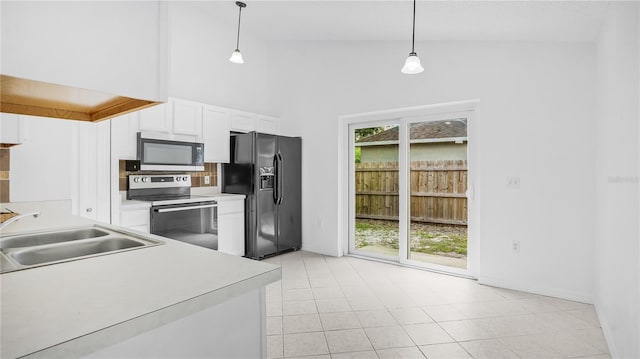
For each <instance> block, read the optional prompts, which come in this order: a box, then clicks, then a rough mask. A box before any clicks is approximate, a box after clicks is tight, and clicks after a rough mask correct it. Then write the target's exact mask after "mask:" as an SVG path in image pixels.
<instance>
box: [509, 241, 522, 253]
mask: <svg viewBox="0 0 640 359" xmlns="http://www.w3.org/2000/svg"><path fill="white" fill-rule="evenodd" d="M511 249H512V250H513V251H514V252H520V242H519V241H513V242H511Z"/></svg>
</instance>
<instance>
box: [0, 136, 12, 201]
mask: <svg viewBox="0 0 640 359" xmlns="http://www.w3.org/2000/svg"><path fill="white" fill-rule="evenodd" d="M10 158H11V152H10V150H9V149H8V148H0V202H10V201H9V168H10V167H11V162H10Z"/></svg>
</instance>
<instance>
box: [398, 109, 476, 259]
mask: <svg viewBox="0 0 640 359" xmlns="http://www.w3.org/2000/svg"><path fill="white" fill-rule="evenodd" d="M408 135H409V136H408V137H409V157H408V160H409V161H410V163H409V173H410V174H409V179H408V180H409V187H408V188H409V191H410V196H409V203H410V219H409V221H410V225H409V236H408V241H409V243H408V246H407V248H408V259H409V260H411V261H417V262H423V263H430V264H438V265H444V266H449V267H455V268H463V269H466V268H467V197H466V192H467V119H466V118H455V119H449V120H439V121H424V122H415V123H410V124H408Z"/></svg>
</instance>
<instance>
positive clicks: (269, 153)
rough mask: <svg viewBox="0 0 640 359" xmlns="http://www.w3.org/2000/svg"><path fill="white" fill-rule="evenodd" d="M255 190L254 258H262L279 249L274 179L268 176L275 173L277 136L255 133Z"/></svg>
mask: <svg viewBox="0 0 640 359" xmlns="http://www.w3.org/2000/svg"><path fill="white" fill-rule="evenodd" d="M255 136H256V137H255V146H256V158H255V161H256V162H255V166H254V168H255V174H254V175H255V176H256V177H254V180H255V187H254V189H255V192H254V196H255V197H256V227H257V228H256V230H257V236H256V239H255V243H252V244H253V245H254V246H255V252H254V255H253V256H252V257H253V258H261V257H264V256H268V255H271V254H274V253H276V252H277V251H278V246H277V237H276V204H275V201H274V188H273V185H272V184H273V183H274V182H273V181H271V182H269V180H268V178H269V177H272V176H274V175H275V169H274V167H275V166H274V160H275V154H276V136H272V135H265V134H261V133H260V134H255Z"/></svg>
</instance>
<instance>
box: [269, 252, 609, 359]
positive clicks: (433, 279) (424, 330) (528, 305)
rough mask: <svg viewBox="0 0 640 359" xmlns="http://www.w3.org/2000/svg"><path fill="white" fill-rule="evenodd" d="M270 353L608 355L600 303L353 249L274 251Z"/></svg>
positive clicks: (329, 357)
mask: <svg viewBox="0 0 640 359" xmlns="http://www.w3.org/2000/svg"><path fill="white" fill-rule="evenodd" d="M265 262H270V263H274V264H278V265H281V266H282V280H281V281H278V282H276V283H273V284H271V285H269V286H268V287H267V291H266V292H267V334H268V336H267V356H268V357H269V358H307V359H310V358H318V359H320V358H324V359H340V358H342V359H345V358H383V359H386V358H407V359H409V358H428V359H439V358H478V359H479V358H489V359H499V358H536V359H537V358H539V359H546V358H600V359H605V358H609V354H608V349H607V345H606V342H605V340H604V337H603V335H602V329H601V328H600V323H599V322H598V318H597V316H596V313H595V311H594V309H593V306H592V305H588V304H584V303H578V302H572V301H568V300H562V299H557V298H551V297H544V296H539V295H534V294H529V293H523V292H516V291H511V290H505V289H499V288H493V287H488V286H483V285H479V284H477V283H476V282H475V281H473V280H469V279H463V278H457V277H453V276H447V275H442V274H437V273H432V272H427V271H421V270H417V269H411V268H405V267H400V266H396V265H392V264H386V263H380V262H375V261H368V260H363V259H358V258H351V257H341V258H335V257H327V256H322V255H319V254H314V253H310V252H292V253H287V254H284V255H281V256H277V257H273V258H268V259H266V260H265Z"/></svg>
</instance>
